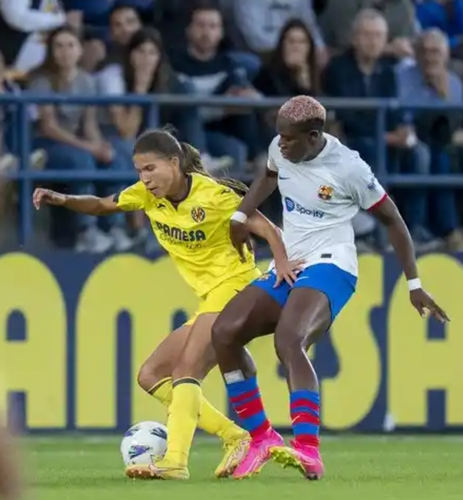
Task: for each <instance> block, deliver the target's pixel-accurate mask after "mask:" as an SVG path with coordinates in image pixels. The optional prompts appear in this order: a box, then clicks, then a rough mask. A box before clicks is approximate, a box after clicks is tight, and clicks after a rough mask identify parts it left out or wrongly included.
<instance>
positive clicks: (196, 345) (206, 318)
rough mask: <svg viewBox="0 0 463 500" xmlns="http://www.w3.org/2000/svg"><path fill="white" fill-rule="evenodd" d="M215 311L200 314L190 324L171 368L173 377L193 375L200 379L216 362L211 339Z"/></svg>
mask: <svg viewBox="0 0 463 500" xmlns="http://www.w3.org/2000/svg"><path fill="white" fill-rule="evenodd" d="M217 315H218V314H217V313H205V314H200V315H199V316H198V317H197V318H196V320H195V321H194V323H193V324H192V325H191V328H190V331H189V333H188V338H187V340H186V342H185V345H184V347H183V350H182V353H181V355H180V357H179V359H178V360H177V363H176V366H175V368H174V370H173V378H174V379H178V378H182V377H193V378H196V379H198V380H202V379H203V378H205V377H206V375H207V374H208V373H209V371H210V370H212V368H214V366H215V365H216V364H217V362H216V356H215V352H214V349H213V347H212V341H211V331H212V325H213V324H214V322H215V320H216V319H217Z"/></svg>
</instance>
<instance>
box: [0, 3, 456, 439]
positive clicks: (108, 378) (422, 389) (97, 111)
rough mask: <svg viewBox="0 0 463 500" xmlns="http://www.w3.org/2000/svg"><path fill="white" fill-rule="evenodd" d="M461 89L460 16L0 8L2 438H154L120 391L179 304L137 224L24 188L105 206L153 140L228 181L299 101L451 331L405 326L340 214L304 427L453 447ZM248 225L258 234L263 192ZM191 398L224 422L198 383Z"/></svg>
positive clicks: (359, 234)
mask: <svg viewBox="0 0 463 500" xmlns="http://www.w3.org/2000/svg"><path fill="white" fill-rule="evenodd" d="M462 77H463V1H462V0H423V1H413V0H126V1H124V2H120V1H118V0H97V1H96V0H63V1H59V0H0V249H1V255H0V277H1V284H2V286H1V287H0V311H1V325H2V329H3V331H2V334H1V335H0V370H2V371H3V372H4V373H5V377H6V389H5V390H4V392H2V393H1V394H0V398H3V399H4V400H5V401H7V402H8V408H9V409H10V410H11V411H13V410H14V412H15V415H17V416H19V420H20V426H22V427H23V428H25V429H28V430H30V431H33V432H36V431H44V430H67V431H73V430H95V431H97V432H103V431H107V432H114V431H120V430H124V429H125V428H127V426H128V425H129V424H130V423H131V422H133V421H139V420H160V421H164V419H165V416H164V410H163V409H162V408H160V407H158V406H160V405H157V404H155V403H153V402H152V400H150V398H149V397H148V396H146V395H144V394H143V393H142V391H141V390H139V389H137V387H136V381H135V373H136V371H137V367H138V365H139V364H140V363H141V361H143V359H144V358H146V356H147V355H148V354H149V353H150V352H151V351H152V349H153V348H154V347H155V346H156V344H157V343H158V342H159V341H160V340H161V339H162V338H163V337H164V336H165V335H167V334H168V333H169V332H170V331H171V330H172V329H173V328H175V327H176V326H178V325H180V324H181V323H182V322H183V321H184V320H185V318H186V317H187V316H188V315H189V314H191V313H192V312H193V311H194V310H195V306H196V299H195V298H194V297H193V295H192V293H191V291H190V290H189V289H188V288H187V286H186V285H185V284H184V283H183V281H182V280H181V279H180V277H179V276H178V275H177V273H176V271H175V269H174V266H173V265H172V263H171V262H170V261H169V260H168V259H167V258H166V256H165V255H163V253H162V252H161V251H160V249H159V246H158V244H157V242H156V241H155V239H154V237H152V235H151V233H150V229H149V226H148V225H147V220H146V218H145V217H144V215H143V214H138V213H135V214H130V215H129V216H127V217H126V216H125V215H117V216H113V217H108V218H106V219H104V220H95V219H94V218H91V217H82V216H76V215H73V214H71V213H68V212H65V211H64V210H60V209H54V210H48V209H46V208H45V209H43V210H41V211H40V212H36V211H34V210H33V208H32V204H31V195H32V191H33V189H34V187H36V186H45V187H52V188H53V189H57V190H60V191H64V192H68V193H74V194H97V195H101V196H107V195H110V194H112V193H115V192H117V191H118V190H120V189H121V188H123V187H124V186H126V185H128V184H130V183H131V182H132V181H134V180H135V175H134V170H133V164H132V158H131V157H132V146H133V143H134V140H135V138H136V136H137V134H139V133H140V132H141V131H142V130H144V129H145V128H147V127H158V126H162V125H164V124H167V123H169V124H172V125H174V127H175V128H176V130H177V133H178V136H179V138H181V139H182V140H184V141H187V142H189V143H191V144H192V145H194V146H195V147H196V148H197V149H198V150H199V151H200V152H201V155H202V158H203V161H204V165H205V167H206V168H207V170H208V171H209V172H210V173H211V174H213V175H215V176H221V175H227V176H232V177H236V178H239V179H242V180H244V181H245V182H247V183H250V182H251V181H252V179H253V177H254V175H255V172H256V171H257V169H259V168H261V167H262V166H263V165H265V162H266V154H267V147H268V144H269V142H270V140H271V138H272V137H273V136H274V135H275V127H274V120H275V116H276V111H277V109H278V107H279V105H280V104H282V103H283V102H284V101H285V100H286V99H287V98H288V97H290V96H294V95H298V94H307V95H312V96H315V97H317V98H319V99H320V100H321V101H322V102H323V103H324V104H325V106H326V107H327V109H328V117H329V119H328V125H327V131H328V132H329V133H332V134H334V135H336V136H337V137H339V138H340V140H341V141H343V142H345V143H346V144H348V145H349V146H350V147H351V148H353V149H356V150H357V151H359V153H360V155H361V156H362V158H363V159H364V160H365V161H367V162H368V163H369V164H370V165H371V167H372V169H373V170H374V171H375V173H376V174H377V176H378V178H379V179H380V181H381V182H382V183H383V184H384V185H385V186H386V187H387V189H388V190H389V192H390V193H391V195H392V196H393V198H394V199H395V201H396V202H397V204H398V205H399V207H400V209H401V211H402V214H403V216H404V218H405V220H406V222H407V224H408V226H409V228H410V231H411V234H412V236H413V239H414V242H415V245H416V248H417V250H418V252H419V253H420V270H421V275H422V279H423V281H424V283H425V285H426V287H427V288H429V290H430V291H431V293H432V294H433V295H434V296H435V297H436V300H437V299H438V301H439V302H440V303H442V305H443V307H444V308H446V309H447V310H448V312H449V314H450V316H451V317H452V322H451V323H450V324H449V326H447V327H446V329H445V331H444V328H441V327H440V326H438V325H436V324H435V323H433V322H429V324H428V323H427V322H426V321H425V322H423V321H422V320H421V319H420V318H419V317H418V316H417V315H416V313H415V312H414V311H413V310H412V308H411V307H410V306H409V303H408V293H407V290H406V287H405V286H404V282H403V279H399V276H400V270H399V267H398V265H397V263H396V261H395V258H394V256H393V255H392V253H391V248H390V245H389V244H388V242H387V240H386V239H385V238H384V234H383V233H382V231H381V230H380V228H378V227H377V225H376V222H375V220H373V219H372V218H371V217H370V216H369V215H368V214H367V213H360V214H359V215H358V216H357V217H356V219H355V220H354V228H355V233H356V239H357V246H358V250H359V252H360V253H361V258H360V284H359V291H358V293H357V296H356V297H355V299H354V301H353V303H352V304H351V305H350V306H349V307H348V308H347V309H346V311H344V312H343V315H342V316H341V317H340V318H339V320H338V321H337V322H336V324H335V326H334V327H333V329H332V331H331V335H330V336H329V337H327V338H326V339H324V340H323V342H322V343H320V344H319V345H318V346H317V347H316V349H315V350H314V351H313V352H312V353H311V356H312V357H313V359H314V361H315V364H316V366H317V369H318V371H319V373H320V377H321V392H322V397H323V402H324V405H323V414H322V420H323V422H324V425H325V427H326V429H328V430H334V431H339V430H360V431H372V432H382V431H393V430H395V429H399V430H415V431H416V430H419V431H439V432H441V431H449V430H463V398H462V394H463V376H462V375H463V368H462V364H461V353H462V352H463V336H462V335H461V330H462V329H463V315H462V312H461V309H462V308H461V296H462V295H461V294H463V270H462V265H461V254H459V252H462V251H463V233H462V230H461V225H462V215H463V198H462V196H461V193H462V188H463V175H462V173H463V170H462V156H463V113H462V112H463V104H462V98H463V89H462ZM263 210H264V212H265V213H266V214H267V215H268V216H269V217H270V218H271V219H272V220H273V221H275V222H276V223H280V220H281V205H280V199H279V194H278V193H275V194H274V195H273V196H272V197H271V198H270V199H269V200H268V201H267V202H266V204H265V206H264V207H263ZM258 253H259V256H260V257H261V258H262V266H263V267H265V266H266V263H267V262H268V257H269V255H268V252H267V249H266V248H265V246H263V245H258ZM141 290H142V291H143V293H152V297H153V308H152V310H150V311H146V310H143V309H142V308H141V306H140V303H139V301H138V300H137V294H138V293H141ZM252 349H253V351H254V354H255V356H256V361H257V363H258V366H259V369H260V377H261V385H262V390H263V393H264V398H265V399H266V404H267V405H268V408H269V414H270V417H271V419H272V421H273V423H274V424H275V425H276V426H278V427H287V426H288V425H289V423H290V422H289V415H288V412H287V408H286V399H287V391H286V386H285V383H284V381H283V379H282V378H281V371H280V367H279V366H278V363H277V360H276V357H275V355H274V352H273V344H272V339H264V340H261V341H258V342H256V343H255V344H254V345H253V346H252ZM205 387H206V393H207V395H208V397H209V398H210V400H211V401H212V402H213V403H214V404H216V405H217V406H218V407H219V408H220V409H222V410H224V411H227V403H226V396H225V391H224V389H223V384H222V381H221V379H220V377H219V375H218V374H217V373H214V374H212V375H211V376H210V377H209V379H208V380H207V382H206V383H205Z"/></svg>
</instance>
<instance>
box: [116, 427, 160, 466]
mask: <svg viewBox="0 0 463 500" xmlns="http://www.w3.org/2000/svg"><path fill="white" fill-rule="evenodd" d="M166 449H167V428H166V427H165V426H164V425H162V424H159V423H158V422H140V423H139V424H135V425H133V426H132V427H131V428H130V429H129V430H128V431H127V432H126V433H125V434H124V437H123V439H122V443H121V453H122V460H124V464H125V466H126V467H127V466H129V465H136V464H150V463H151V461H152V457H163V456H164V454H165V452H166Z"/></svg>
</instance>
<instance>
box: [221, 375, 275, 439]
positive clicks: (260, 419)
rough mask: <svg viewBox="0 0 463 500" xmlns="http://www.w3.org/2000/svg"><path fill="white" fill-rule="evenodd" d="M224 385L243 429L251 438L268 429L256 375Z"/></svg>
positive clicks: (268, 423) (269, 426) (268, 424)
mask: <svg viewBox="0 0 463 500" xmlns="http://www.w3.org/2000/svg"><path fill="white" fill-rule="evenodd" d="M226 385H227V392H228V398H229V400H230V402H231V404H232V406H233V409H234V410H235V412H236V414H237V415H238V418H239V419H240V423H241V426H242V427H243V429H246V430H247V431H248V432H249V434H251V437H253V438H255V437H256V436H259V435H260V434H263V433H264V432H266V431H268V430H269V429H270V428H271V425H270V422H269V421H268V419H267V415H266V414H265V410H264V405H263V404H262V398H261V396H260V391H259V387H258V386H257V379H256V377H252V378H248V379H245V380H240V381H238V382H232V383H226Z"/></svg>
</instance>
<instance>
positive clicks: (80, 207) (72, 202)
mask: <svg viewBox="0 0 463 500" xmlns="http://www.w3.org/2000/svg"><path fill="white" fill-rule="evenodd" d="M114 198H115V197H114V196H108V197H107V198H99V197H98V196H75V195H69V194H63V193H58V192H56V191H52V190H51V189H43V188H37V189H36V190H35V191H34V194H33V197H32V200H33V203H34V207H35V208H36V209H37V210H39V209H40V207H41V206H42V205H54V206H56V207H63V208H67V209H69V210H72V211H73V212H79V213H81V214H87V215H110V214H113V213H115V212H119V211H120V210H121V209H120V208H119V207H118V206H117V203H116V201H115V199H114Z"/></svg>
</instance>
